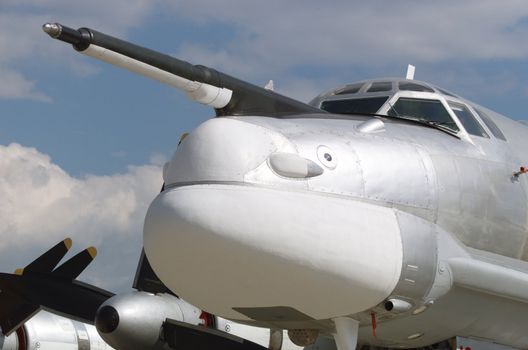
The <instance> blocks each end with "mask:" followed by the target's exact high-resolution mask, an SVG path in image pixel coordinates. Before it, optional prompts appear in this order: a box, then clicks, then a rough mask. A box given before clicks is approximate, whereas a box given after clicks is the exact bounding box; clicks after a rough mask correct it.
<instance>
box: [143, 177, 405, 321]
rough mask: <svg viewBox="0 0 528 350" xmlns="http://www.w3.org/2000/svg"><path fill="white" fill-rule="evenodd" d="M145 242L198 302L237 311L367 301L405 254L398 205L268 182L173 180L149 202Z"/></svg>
mask: <svg viewBox="0 0 528 350" xmlns="http://www.w3.org/2000/svg"><path fill="white" fill-rule="evenodd" d="M144 245H145V251H146V254H147V256H148V258H149V261H150V262H151V264H152V266H153V268H154V270H155V271H156V273H157V274H158V276H159V277H160V278H161V279H162V280H163V282H164V283H165V284H166V285H167V286H168V287H169V288H171V289H172V290H173V291H174V292H176V293H177V294H178V295H180V296H181V297H183V298H184V299H186V300H188V301H189V302H190V303H192V304H194V305H196V306H198V307H201V308H203V309H205V310H206V311H208V312H211V313H214V314H217V315H219V316H222V317H225V318H230V319H238V320H251V319H252V320H257V321H306V320H311V319H328V318H332V317H336V316H342V315H347V314H353V313H356V312H360V311H363V310H366V309H368V308H370V307H373V306H375V305H376V304H378V303H380V302H381V301H383V300H384V299H385V298H386V297H388V296H389V294H390V293H391V291H392V290H393V288H394V286H395V285H396V283H397V281H398V278H399V275H400V270H401V264H402V262H401V261H402V247H401V238H400V234H399V228H398V225H397V223H396V219H395V215H394V213H393V212H392V211H391V210H390V209H388V208H381V207H376V206H372V205H369V204H365V203H359V202H355V201H350V200H345V199H339V198H333V197H328V196H323V195H316V194H311V193H306V192H293V191H291V192H288V191H280V190H275V189H267V188H262V187H251V186H241V185H232V184H199V185H192V186H183V187H178V188H173V189H171V190H168V191H165V192H163V193H162V194H160V195H159V196H158V197H157V198H156V199H155V200H154V202H153V203H152V205H151V206H150V208H149V210H148V213H147V217H146V220H145V227H144Z"/></svg>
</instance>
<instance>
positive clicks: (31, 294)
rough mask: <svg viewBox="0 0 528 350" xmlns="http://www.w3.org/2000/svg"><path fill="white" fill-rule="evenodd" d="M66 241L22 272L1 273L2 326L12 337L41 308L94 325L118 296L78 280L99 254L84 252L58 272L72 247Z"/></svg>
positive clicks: (90, 249)
mask: <svg viewBox="0 0 528 350" xmlns="http://www.w3.org/2000/svg"><path fill="white" fill-rule="evenodd" d="M71 243H72V242H71V239H65V240H64V241H62V242H61V243H59V244H57V245H56V246H55V247H53V248H52V249H50V250H49V251H47V252H46V253H44V254H43V255H41V256H40V257H39V258H37V259H36V260H35V261H33V262H32V263H31V264H29V265H28V266H27V267H26V268H25V269H24V270H23V271H21V270H20V271H18V272H19V273H15V274H10V273H0V326H1V327H2V333H3V334H4V335H9V334H10V333H11V332H13V331H14V330H15V329H16V328H18V327H19V326H20V325H21V324H22V323H24V322H26V321H27V320H28V319H30V318H31V317H32V316H33V315H34V314H35V313H36V312H38V311H39V310H40V309H41V308H44V309H46V310H48V311H51V312H53V313H56V314H59V315H64V316H67V317H69V318H73V319H75V320H78V321H81V322H84V323H90V324H93V323H94V320H95V313H96V312H97V309H98V308H99V307H100V306H101V304H103V303H104V302H105V301H106V300H108V299H109V298H111V297H112V296H113V295H114V294H113V293H111V292H109V291H106V290H103V289H100V288H97V287H95V286H92V285H89V284H86V283H83V282H80V281H77V280H75V278H76V277H77V276H78V275H79V274H80V273H81V272H82V271H83V270H84V269H85V268H86V267H87V266H88V265H89V264H90V263H91V262H92V261H93V259H94V258H95V256H96V254H97V251H96V250H95V248H93V247H90V248H88V249H85V250H83V251H82V252H80V253H79V254H77V255H76V256H74V257H73V258H71V259H70V260H68V261H66V262H65V263H64V264H62V265H61V266H59V267H58V268H57V269H55V270H54V271H52V270H53V268H54V267H55V266H56V265H57V264H58V262H59V261H60V260H61V259H62V258H63V257H64V255H65V254H66V252H67V251H68V250H69V249H70V247H71Z"/></svg>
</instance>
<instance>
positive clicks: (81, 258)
mask: <svg viewBox="0 0 528 350" xmlns="http://www.w3.org/2000/svg"><path fill="white" fill-rule="evenodd" d="M96 256H97V249H95V248H94V247H90V248H87V249H85V250H83V251H82V252H80V253H79V254H77V255H75V256H74V257H73V258H71V259H69V260H68V261H66V262H65V263H64V264H62V265H60V266H59V267H57V268H56V269H55V270H54V271H53V272H52V275H53V276H55V277H58V278H64V279H69V280H74V279H76V278H77V277H78V276H79V275H80V274H81V273H82V272H83V271H84V270H85V269H86V268H87V267H88V265H90V263H91V262H92V261H93V260H94V259H95V257H96Z"/></svg>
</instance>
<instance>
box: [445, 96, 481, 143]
mask: <svg viewBox="0 0 528 350" xmlns="http://www.w3.org/2000/svg"><path fill="white" fill-rule="evenodd" d="M446 102H447V105H448V106H449V110H450V111H451V112H453V114H454V115H455V116H456V117H457V118H458V119H459V120H460V118H459V117H458V115H457V114H456V112H455V111H454V110H453V107H451V104H453V105H458V106H461V107H465V108H466V109H467V110H468V112H469V114H470V116H472V117H473V119H474V120H475V121H476V122H477V124H478V125H479V126H480V127H481V129H482V130H483V131H484V132H485V133H486V136H482V135H474V134H470V133H469V132H468V131H467V128H466V127H465V126H464V131H465V132H466V133H467V134H468V135H469V137H480V138H483V139H488V140H489V139H490V138H491V136H490V132H489V130H488V129H487V125H486V124H485V123H483V122H482V120H480V118H479V115H478V114H477V113H475V110H473V108H472V107H471V106H470V105H469V104H467V103H464V102H462V101H460V100H454V99H451V98H447V99H446ZM460 123H461V124H462V125H463V123H462V121H460Z"/></svg>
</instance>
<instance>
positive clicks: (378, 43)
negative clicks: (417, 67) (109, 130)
mask: <svg viewBox="0 0 528 350" xmlns="http://www.w3.org/2000/svg"><path fill="white" fill-rule="evenodd" d="M525 5H526V4H525V1H524V0H513V1H508V2H497V1H492V0H485V1H480V0H479V1H476V0H473V1H464V2H460V1H456V0H449V1H442V2H432V1H420V2H417V1H399V2H395V1H368V2H358V1H337V2H333V3H332V4H331V5H330V4H328V5H327V4H325V3H324V2H320V1H311V0H308V1H290V2H283V1H279V0H270V1H266V2H247V1H244V0H232V1H222V2H218V1H214V0H197V1H193V2H186V1H179V2H177V3H176V4H175V5H174V8H175V10H176V11H175V13H176V15H178V16H180V17H181V18H182V20H185V19H187V20H191V21H194V22H196V23H213V24H214V23H222V24H228V25H231V26H233V27H234V28H235V30H236V33H237V35H236V37H235V38H233V40H232V41H231V42H228V43H226V45H224V47H223V48H222V49H221V50H216V49H211V48H208V47H207V46H206V45H207V44H205V45H204V46H203V47H200V46H199V45H198V44H196V43H195V44H193V45H185V46H183V47H182V49H181V51H180V54H182V55H184V56H185V57H190V58H196V59H206V60H207V61H209V62H211V61H215V62H212V63H211V64H212V65H215V66H218V67H221V68H225V69H227V70H229V71H236V67H239V66H241V67H243V70H244V71H245V70H249V71H260V70H262V69H263V67H270V68H271V69H272V70H275V71H276V70H287V69H289V68H291V67H299V66H303V65H311V66H335V65H339V66H350V65H353V64H359V65H365V66H370V65H376V64H387V63H390V64H394V63H395V62H408V61H413V62H441V61H445V60H491V59H520V58H527V57H528V47H526V46H525V45H522V44H521V43H522V42H523V41H524V38H525V37H526V36H527V35H528V25H527V23H526V17H527V16H528V7H527V6H525ZM248 64H250V65H251V67H252V68H247V65H248ZM264 69H266V68H264Z"/></svg>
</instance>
